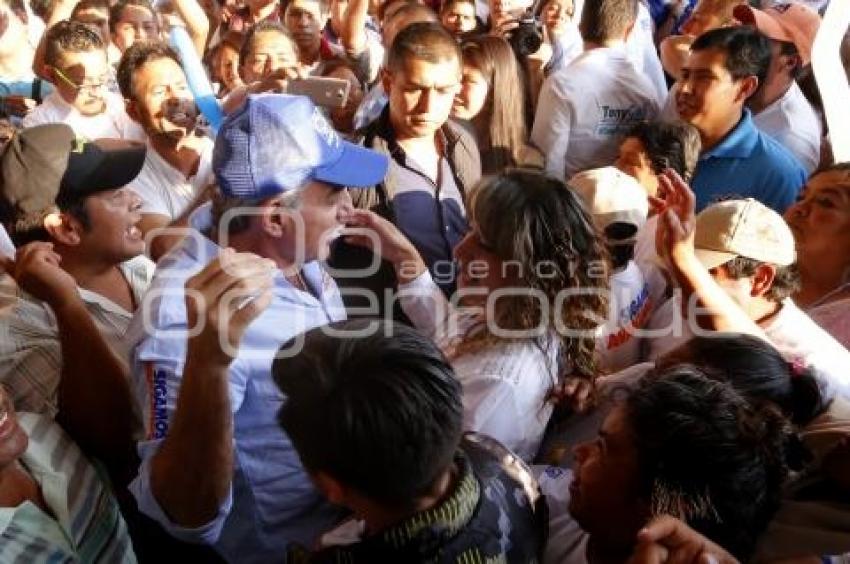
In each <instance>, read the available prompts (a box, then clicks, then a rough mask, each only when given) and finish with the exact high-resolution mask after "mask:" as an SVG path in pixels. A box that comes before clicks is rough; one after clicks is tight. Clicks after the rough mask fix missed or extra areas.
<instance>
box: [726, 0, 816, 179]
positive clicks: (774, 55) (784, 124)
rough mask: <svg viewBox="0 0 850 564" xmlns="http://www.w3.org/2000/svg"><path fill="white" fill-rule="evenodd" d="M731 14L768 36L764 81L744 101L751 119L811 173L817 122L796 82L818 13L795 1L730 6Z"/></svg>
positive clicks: (806, 61) (807, 56)
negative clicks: (733, 10) (769, 5)
mask: <svg viewBox="0 0 850 564" xmlns="http://www.w3.org/2000/svg"><path fill="white" fill-rule="evenodd" d="M734 14H735V18H737V19H738V20H739V21H741V22H742V23H744V24H746V25H752V26H754V27H755V28H756V29H758V30H759V31H760V32H761V33H762V34H764V35H765V36H766V37H767V38H768V39H769V40H770V66H769V67H768V69H767V76H766V77H765V81H764V84H762V85H761V87H760V88H759V89H758V90H757V91H756V93H755V94H753V95H752V96H751V97H750V99H749V100H748V101H747V105H748V106H749V108H750V109H751V110H752V111H753V123H755V125H756V127H758V128H759V129H760V130H762V131H763V132H765V133H767V134H768V135H770V136H771V137H773V138H774V139H776V140H777V141H779V143H780V144H782V146H784V147H785V148H786V149H788V150H789V151H790V152H791V153H792V154H793V155H794V156H795V157H797V160H798V161H800V163H801V164H802V165H803V166H804V167H805V168H806V172H807V173H809V174H811V173H812V171H814V170H815V169H816V168H817V166H818V163H819V162H820V144H821V135H822V133H821V122H820V119H819V118H818V115H817V114H816V113H815V110H814V108H812V105H811V104H810V103H809V101H808V100H807V99H806V97H805V96H804V95H803V92H802V90H800V87H799V86H798V85H797V82H796V80H795V79H796V78H797V77H798V76H799V75H800V74H801V72H802V71H803V69H804V68H806V67H807V66H808V65H809V63H810V62H811V58H812V44H813V43H814V41H815V35H817V32H818V28H819V27H820V16H819V15H818V13H817V12H815V11H814V10H812V9H810V8H808V7H806V6H804V5H802V4H796V3H790V4H774V5H773V6H772V7H770V8H766V9H765V10H758V9H755V8H751V7H749V6H747V5H741V6H738V7H736V8H735V12H734Z"/></svg>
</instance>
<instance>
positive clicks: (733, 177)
mask: <svg viewBox="0 0 850 564" xmlns="http://www.w3.org/2000/svg"><path fill="white" fill-rule="evenodd" d="M805 182H806V169H805V168H803V165H801V164H800V163H799V161H797V159H796V158H794V156H793V155H792V154H791V153H790V152H789V151H788V150H787V149H785V148H784V147H783V146H782V145H780V144H779V143H778V142H777V141H776V140H774V139H773V138H772V137H770V136H769V135H765V134H764V133H762V132H761V131H759V130H758V129H757V128H756V126H755V124H753V119H752V114H751V113H750V110H748V109H744V115H743V117H741V121H739V122H738V125H736V126H735V128H734V129H733V130H732V131H731V132H729V134H728V135H726V137H725V138H724V139H723V140H722V141H721V142H720V143H718V144H717V146H715V147H713V148H712V149H710V150H708V151H705V152H704V153H703V154H702V155H700V158H699V162H698V163H697V168H696V171H695V172H694V178H693V180H692V181H691V187H692V188H693V189H694V192H695V193H696V196H697V211H700V210H702V209H703V208H704V207H706V206H707V205H709V204H711V203H713V202H716V201H718V200H728V199H730V198H735V199H743V198H755V199H756V200H758V201H760V202H761V203H763V204H764V205H766V206H768V207H770V208H772V209H774V210H775V211H777V212H778V213H783V212H784V211H785V210H786V208H788V207H789V206H790V205H791V204H793V203H794V201H795V200H796V199H797V195H798V194H799V193H800V189H801V188H802V187H803V184H804V183H805Z"/></svg>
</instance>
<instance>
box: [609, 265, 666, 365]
mask: <svg viewBox="0 0 850 564" xmlns="http://www.w3.org/2000/svg"><path fill="white" fill-rule="evenodd" d="M652 309H653V307H652V299H651V298H650V296H649V286H648V285H647V283H646V281H645V280H644V277H643V274H642V273H641V271H640V268H638V266H637V265H636V264H635V262H634V261H629V263H628V264H627V265H626V267H625V268H624V269H622V270H620V271H619V272H615V273H614V274H613V275H612V276H611V294H610V302H609V304H608V322H607V323H605V324H604V325H602V326H600V327H599V329H597V333H596V334H597V337H596V358H597V361H598V363H599V368H600V369H601V370H602V371H604V372H616V371H618V370H622V369H623V368H626V367H628V366H631V365H633V364H635V363H637V362H640V339H639V338H638V336H636V335H635V334H634V333H635V330H636V329H641V328H642V327H643V326H644V325H645V324H646V322H647V321H648V320H649V317H650V315H651V314H652Z"/></svg>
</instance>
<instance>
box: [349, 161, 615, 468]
mask: <svg viewBox="0 0 850 564" xmlns="http://www.w3.org/2000/svg"><path fill="white" fill-rule="evenodd" d="M467 209H468V210H469V213H470V224H471V225H472V230H471V231H470V232H469V233H468V234H467V236H466V237H465V238H464V239H463V240H462V241H461V242H460V243H459V244H458V245H457V247H455V249H454V254H455V258H456V259H457V261H458V263H459V267H460V273H459V276H458V284H457V286H458V290H457V292H456V294H455V295H454V296H453V297H452V301H451V303H449V302H448V301H447V300H446V298H445V297H444V295H443V294H442V292H441V291H440V289H439V288H438V287H437V285H436V284H435V283H434V282H433V280H432V279H431V277H430V274H429V273H428V269H427V268H426V267H425V264H424V263H423V261H422V258H421V257H420V256H419V253H418V252H417V251H416V248H415V247H414V246H413V245H412V244H411V243H410V242H409V241H408V240H407V239H406V238H405V237H404V235H402V233H401V232H400V231H398V229H397V228H396V227H395V226H393V224H392V223H390V222H388V221H386V220H385V219H383V218H381V217H380V216H378V215H376V214H374V213H372V212H369V211H365V210H355V211H354V212H353V214H352V216H351V218H350V221H349V225H350V226H352V227H360V228H364V229H365V230H366V231H367V232H368V231H371V232H372V234H371V236H370V237H367V236H366V235H364V234H363V233H362V232H361V233H360V234H352V235H349V236H348V241H349V242H351V243H355V244H361V245H364V246H367V247H371V248H372V249H373V250H374V251H375V252H376V253H380V254H381V255H382V256H383V258H384V259H386V260H388V261H389V262H391V263H392V264H393V266H394V267H395V271H396V276H397V277H398V281H399V288H398V290H399V292H398V299H399V301H400V303H401V307H402V309H403V310H404V312H405V314H406V315H407V316H408V317H409V318H410V320H411V321H412V322H413V324H414V326H415V327H416V328H417V329H419V330H420V331H422V332H423V333H425V334H427V335H428V336H430V337H432V338H433V339H434V340H435V341H436V342H437V344H438V345H440V347H441V348H442V350H443V351H444V352H445V353H446V355H447V356H448V357H449V359H450V360H451V362H452V365H453V367H454V369H455V372H456V374H457V377H458V379H459V380H460V382H461V385H462V386H463V406H464V429H465V430H471V431H477V432H482V433H484V434H487V435H490V436H492V437H493V438H495V439H497V440H498V441H499V442H501V443H502V444H504V445H505V446H507V447H508V448H509V449H511V450H512V451H514V452H516V453H517V454H518V455H519V456H521V457H522V458H523V459H525V460H532V459H533V458H534V457H535V455H536V454H537V451H538V449H539V448H540V443H541V440H542V438H543V432H544V430H545V429H546V425H547V423H548V421H549V417H550V415H551V414H552V403H551V402H549V401H548V398H549V396H550V393H551V392H553V391H554V390H555V389H556V388H557V387H559V385H560V384H561V383H562V381H563V380H564V378H565V377H566V376H570V377H577V378H583V379H585V380H588V381H592V380H593V378H594V376H595V372H596V371H595V366H594V360H593V358H594V347H595V340H594V336H595V329H596V327H597V326H598V325H599V324H600V323H601V322H603V321H604V318H605V316H606V314H607V311H608V304H607V302H608V300H607V297H608V276H609V271H610V268H609V263H608V257H607V255H606V252H605V249H604V245H603V243H602V242H601V240H600V238H599V236H598V234H597V232H596V230H595V229H594V227H593V222H592V220H591V218H590V217H589V215H588V214H587V212H586V211H585V210H584V208H583V206H582V205H581V203H580V201H579V200H578V198H577V196H576V195H575V194H574V193H573V192H572V191H571V190H569V189H568V188H567V187H566V186H565V185H564V184H563V183H562V182H560V181H559V180H556V179H554V178H550V177H547V176H544V175H542V174H540V173H537V172H532V171H528V170H511V171H508V172H505V173H503V174H501V175H499V176H495V177H489V178H486V179H485V180H483V181H482V182H481V183H480V184H479V185H478V186H477V187H476V188H475V189H474V190H473V191H472V193H471V194H470V201H469V205H468V208H467Z"/></svg>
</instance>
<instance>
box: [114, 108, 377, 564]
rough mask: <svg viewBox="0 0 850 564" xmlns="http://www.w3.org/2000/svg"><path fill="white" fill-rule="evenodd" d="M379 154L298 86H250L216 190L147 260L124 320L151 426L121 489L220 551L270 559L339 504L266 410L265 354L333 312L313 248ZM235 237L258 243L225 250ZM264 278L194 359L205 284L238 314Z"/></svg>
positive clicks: (305, 539)
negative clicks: (280, 91) (151, 270)
mask: <svg viewBox="0 0 850 564" xmlns="http://www.w3.org/2000/svg"><path fill="white" fill-rule="evenodd" d="M386 168H387V159H386V158H385V157H383V156H381V155H379V154H378V153H375V152H373V151H370V150H367V149H363V148H361V147H358V146H356V145H352V144H350V143H348V142H346V141H343V140H342V139H340V137H339V136H338V135H337V134H336V133H335V132H334V131H333V128H332V127H331V126H330V125H329V124H328V123H327V121H325V119H324V118H323V117H322V116H321V114H320V113H319V112H318V111H317V110H316V108H315V107H314V106H313V104H312V103H311V102H310V101H309V100H308V99H307V98H304V97H297V96H286V95H277V94H265V95H256V96H250V97H249V98H248V99H247V101H246V103H245V105H244V106H243V107H242V108H240V110H238V111H237V112H235V113H233V114H231V115H230V116H228V118H227V120H226V121H225V122H224V124H223V125H222V127H221V129H220V131H219V134H218V137H217V138H216V143H215V150H214V154H213V169H214V171H215V174H216V178H217V180H218V190H217V193H216V194H214V196H213V201H212V202H210V203H208V204H205V205H203V206H202V207H200V208H198V209H197V210H196V211H195V212H194V214H193V215H192V217H191V219H190V224H191V226H192V227H193V228H194V229H195V230H196V232H192V233H190V234H189V236H188V237H186V238H185V239H184V240H183V241H182V243H180V244H179V245H178V246H176V247H175V248H174V249H173V250H172V251H171V252H170V253H169V254H168V255H166V256H165V257H164V258H163V259H162V260H161V262H160V263H159V265H158V267H157V272H156V274H155V276H154V280H153V282H152V284H151V290H150V292H149V295H148V296H147V297H146V300H145V303H144V304H143V305H142V307H141V308H140V313H139V314H138V315H137V318H136V319H135V320H134V327H133V329H134V330H136V331H138V333H137V334H138V336H139V337H138V344H137V346H136V347H135V352H134V358H133V360H134V372H135V380H136V389H137V391H138V395H139V397H140V398H141V402H142V411H143V417H144V420H145V428H146V434H147V435H146V438H145V440H144V441H142V442H141V443H140V444H139V453H140V455H141V458H142V463H141V467H140V471H139V475H138V477H137V478H136V480H135V481H134V482H133V483H132V484H131V491H132V492H133V494H134V496H135V497H136V500H137V501H138V504H139V508H140V510H141V511H142V512H144V513H145V514H147V515H149V516H151V517H153V518H154V519H156V520H157V521H158V522H159V523H160V524H162V525H163V526H164V527H165V528H166V530H167V531H169V532H170V533H171V534H172V535H174V536H176V537H177V538H180V539H182V540H187V541H192V542H202V543H207V544H214V545H215V547H216V549H217V550H218V552H219V553H220V554H221V555H222V556H224V557H225V558H226V559H227V560H229V561H234V562H236V561H238V562H269V561H279V560H281V555H282V554H284V549H285V547H286V546H287V545H288V544H289V543H290V542H292V541H298V542H299V543H304V544H307V545H310V544H312V542H313V540H314V538H315V537H316V536H317V535H318V534H319V533H320V532H322V531H323V530H327V528H328V527H329V525H332V524H333V523H334V522H335V521H336V519H337V518H338V517H339V513H338V510H337V509H335V508H333V507H332V506H330V505H329V504H328V503H327V502H325V501H324V499H323V498H322V497H321V496H320V495H319V493H318V492H317V491H316V490H315V489H314V487H313V486H312V484H311V483H310V480H309V479H308V477H307V474H306V473H305V471H304V469H303V468H302V467H301V463H300V461H299V458H298V455H297V453H296V452H295V450H294V449H293V447H292V444H291V442H290V440H289V438H288V437H287V436H286V434H284V433H283V431H282V430H281V429H280V427H279V425H278V424H277V422H276V420H275V417H276V414H277V412H278V409H279V408H280V406H281V404H282V402H283V395H282V394H281V392H280V391H279V390H278V388H277V386H276V385H275V383H274V381H273V380H272V378H271V363H272V360H273V359H274V358H275V356H276V354H277V353H278V348H279V347H280V345H281V344H282V343H284V342H287V341H288V340H289V339H291V338H293V337H295V336H297V335H300V334H301V333H303V332H304V331H307V330H309V329H312V328H314V327H318V326H324V325H327V324H328V323H330V322H333V321H337V320H340V319H344V318H345V310H344V307H343V305H342V301H341V299H340V295H339V291H338V290H337V287H336V285H335V283H334V281H333V279H332V278H331V277H330V276H329V275H328V274H327V273H326V272H325V270H324V269H323V267H322V266H321V265H320V264H319V262H318V261H319V260H320V259H323V258H324V257H326V256H327V254H328V249H329V244H330V242H331V241H332V240H333V239H334V238H335V237H336V235H338V233H339V232H340V230H341V229H342V227H343V225H344V223H343V222H344V220H345V218H346V215H347V213H348V211H349V209H350V206H351V199H350V197H349V195H348V193H347V191H346V190H345V188H346V187H349V188H357V187H361V186H371V185H374V184H375V183H376V182H378V181H380V180H381V179H382V178H383V176H384V174H385V172H386ZM233 251H237V252H238V253H240V254H238V255H237V254H236V253H234V252H233ZM246 253H253V254H254V255H257V256H255V257H253V259H254V260H253V262H252V261H251V260H250V259H239V260H236V259H234V257H237V256H238V257H245V256H246ZM198 272H200V274H197V273H198ZM193 275H194V276H193ZM190 277H191V278H190ZM269 278H270V280H271V282H270V283H269V285H270V290H271V301H270V304H269V305H268V307H266V308H265V310H264V311H262V313H260V314H259V315H258V317H257V318H256V319H254V320H253V321H252V322H251V323H250V325H248V327H247V329H246V330H245V333H244V335H243V336H242V337H241V342H238V341H239V339H236V340H237V344H236V345H233V344H232V343H231V342H230V341H232V340H234V339H233V338H232V334H231V333H229V332H228V331H218V332H217V337H218V338H219V343H215V344H214V345H211V346H210V347H209V348H210V351H211V354H210V355H208V357H207V358H204V359H203V363H204V364H205V365H206V367H205V368H204V369H203V370H196V369H195V368H197V366H200V364H201V363H200V362H196V361H197V360H198V359H197V358H195V356H194V355H187V354H186V341H187V336H188V335H189V334H190V333H192V334H196V333H197V331H196V330H197V329H198V328H197V327H196V325H197V323H196V320H197V319H211V318H212V319H215V316H210V314H209V313H208V312H207V313H203V312H202V310H203V309H204V308H203V306H202V305H199V303H200V302H202V301H203V298H204V296H210V295H221V293H222V292H223V291H224V290H223V289H224V288H227V289H228V291H230V296H229V297H230V299H231V304H232V303H234V302H233V300H240V301H239V302H238V305H237V306H236V311H237V313H236V315H240V314H239V313H238V312H239V311H240V310H241V309H245V310H251V309H258V308H257V306H256V302H260V301H262V302H263V306H262V307H264V306H265V302H266V301H267V298H266V297H265V296H266V295H267V292H268V290H269V288H268V287H266V286H264V285H263V284H264V282H263V280H268V279H269ZM187 279H188V282H187ZM228 286H231V287H230V288H228ZM258 296H260V297H258ZM208 301H209V300H208ZM213 301H215V300H213ZM217 303H222V302H217ZM209 309H211V308H209ZM187 311H188V313H187ZM222 311H224V310H222ZM199 312H200V313H199ZM248 315H250V314H248ZM224 321H225V322H226V321H227V320H224ZM222 326H224V325H222ZM296 341H297V339H296ZM219 345H221V346H219ZM291 352H293V353H294V352H297V350H295V351H291ZM210 357H211V358H212V361H211V358H210ZM216 358H220V360H218V361H216V360H215V359H216ZM210 365H212V368H210ZM216 367H217V368H216ZM178 394H179V398H178ZM319 440H321V439H319Z"/></svg>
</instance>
